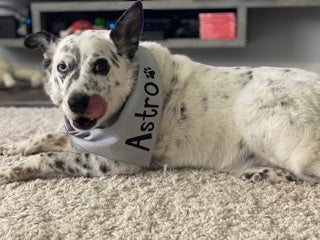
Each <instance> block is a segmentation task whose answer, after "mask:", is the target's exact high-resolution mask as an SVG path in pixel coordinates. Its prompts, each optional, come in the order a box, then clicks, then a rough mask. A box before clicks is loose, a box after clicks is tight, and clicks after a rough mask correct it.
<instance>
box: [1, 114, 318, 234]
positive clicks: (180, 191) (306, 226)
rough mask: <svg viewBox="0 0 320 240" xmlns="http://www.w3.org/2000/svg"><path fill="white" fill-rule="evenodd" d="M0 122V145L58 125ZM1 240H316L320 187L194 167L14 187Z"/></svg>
mask: <svg viewBox="0 0 320 240" xmlns="http://www.w3.org/2000/svg"><path fill="white" fill-rule="evenodd" d="M0 116H1V117H0V129H1V130H0V144H1V143H11V142H16V141H20V140H21V139H25V138H28V137H30V136H33V135H35V134H38V133H42V132H45V131H53V130H56V129H57V127H58V124H57V123H58V122H61V121H60V120H62V116H61V114H60V113H59V111H58V110H57V109H55V108H0ZM16 160H17V159H15V158H8V157H1V158H0V165H4V164H6V163H9V162H11V161H16ZM0 239H32V240H36V239H197V240H198V239H215V240H219V239H235V240H239V239H255V240H256V239H263V240H266V239H308V240H311V239H320V185H311V184H307V183H303V184H300V185H297V184H294V183H290V184H288V183H280V184H270V183H268V182H257V183H250V182H247V181H242V180H240V179H238V178H236V177H233V176H230V175H228V174H224V173H217V172H215V171H212V170H194V169H179V170H171V169H162V170H159V171H144V172H141V173H138V174H135V175H131V176H113V177H101V178H92V179H88V178H64V179H51V180H41V179H37V180H33V181H28V182H15V183H10V184H7V185H2V186H0Z"/></svg>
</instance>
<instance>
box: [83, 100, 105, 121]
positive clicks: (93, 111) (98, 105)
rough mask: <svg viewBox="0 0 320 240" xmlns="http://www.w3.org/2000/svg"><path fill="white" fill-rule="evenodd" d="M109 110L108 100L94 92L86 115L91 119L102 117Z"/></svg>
mask: <svg viewBox="0 0 320 240" xmlns="http://www.w3.org/2000/svg"><path fill="white" fill-rule="evenodd" d="M106 111H107V102H106V101H105V100H104V99H103V98H102V97H101V96H100V95H98V94H93V95H92V96H91V97H90V99H89V104H88V107H87V110H86V112H85V113H84V115H83V116H84V117H85V118H88V119H90V120H92V119H97V118H99V117H102V116H103V115H104V114H105V112H106Z"/></svg>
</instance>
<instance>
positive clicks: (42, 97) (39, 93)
mask: <svg viewBox="0 0 320 240" xmlns="http://www.w3.org/2000/svg"><path fill="white" fill-rule="evenodd" d="M1 106H6V107H7V106H26V107H27V106H30V107H33V106H53V105H52V103H51V101H50V99H49V97H48V96H47V95H46V93H45V92H44V90H43V89H42V88H31V87H23V88H22V87H15V88H11V89H0V107H1Z"/></svg>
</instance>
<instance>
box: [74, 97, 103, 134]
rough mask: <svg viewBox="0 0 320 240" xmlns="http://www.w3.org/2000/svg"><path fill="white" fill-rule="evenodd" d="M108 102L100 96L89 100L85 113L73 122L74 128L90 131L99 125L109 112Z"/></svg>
mask: <svg viewBox="0 0 320 240" xmlns="http://www.w3.org/2000/svg"><path fill="white" fill-rule="evenodd" d="M107 108H108V104H107V102H106V101H105V100H104V99H103V98H102V97H101V96H100V95H98V94H93V95H92V96H90V98H89V103H88V106H87V108H86V110H85V112H84V113H83V114H82V115H81V116H78V117H76V118H75V119H73V120H72V122H73V126H74V127H75V128H77V129H79V130H89V129H91V128H93V127H95V126H96V125H97V122H98V120H99V119H100V118H102V117H103V116H104V115H105V113H106V112H107Z"/></svg>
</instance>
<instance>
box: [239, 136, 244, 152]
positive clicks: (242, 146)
mask: <svg viewBox="0 0 320 240" xmlns="http://www.w3.org/2000/svg"><path fill="white" fill-rule="evenodd" d="M238 147H239V149H240V150H242V149H243V148H244V143H243V139H241V140H240V142H239V143H238Z"/></svg>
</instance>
